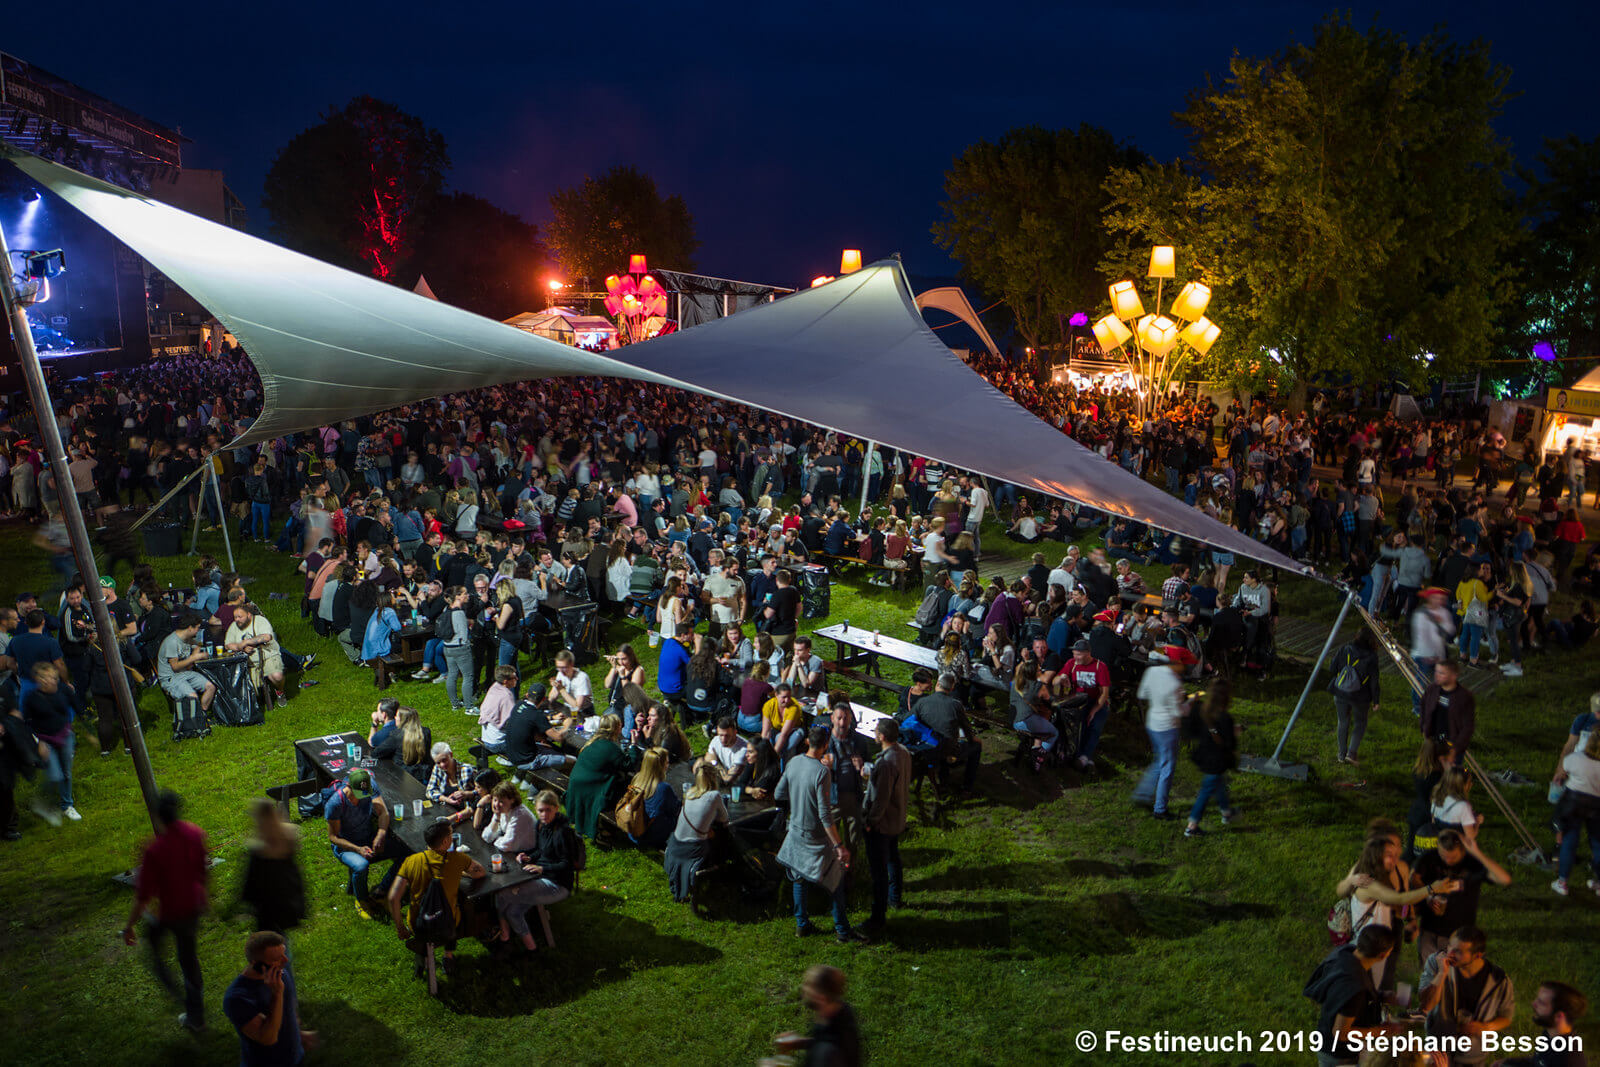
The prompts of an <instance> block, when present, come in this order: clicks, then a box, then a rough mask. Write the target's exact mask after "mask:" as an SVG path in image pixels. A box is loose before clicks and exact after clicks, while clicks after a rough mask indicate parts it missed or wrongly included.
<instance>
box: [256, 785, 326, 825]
mask: <svg viewBox="0 0 1600 1067" xmlns="http://www.w3.org/2000/svg"><path fill="white" fill-rule="evenodd" d="M320 792H322V786H321V785H319V784H318V782H317V780H316V779H315V778H307V779H305V780H304V781H301V782H289V783H287V784H285V785H275V786H273V787H272V788H270V789H268V790H267V796H268V797H269V798H271V799H272V800H275V801H277V803H278V810H279V811H280V812H282V813H283V817H284V818H286V819H293V820H294V821H295V822H298V821H299V819H298V818H296V817H295V815H296V809H297V808H298V807H299V805H298V804H294V805H293V806H291V804H292V802H293V801H295V800H298V799H299V798H301V797H311V796H316V795H317V794H318V793H320Z"/></svg>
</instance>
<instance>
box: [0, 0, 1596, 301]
mask: <svg viewBox="0 0 1600 1067" xmlns="http://www.w3.org/2000/svg"><path fill="white" fill-rule="evenodd" d="M230 8H232V10H230ZM349 8H360V9H362V10H364V11H380V10H381V11H382V14H381V15H380V14H366V13H356V12H353V11H350V10H348V9H349ZM241 9H242V11H241ZM1327 10H1329V8H1327V7H1325V6H1324V5H1322V4H1302V3H1288V2H1278V3H1268V2H1263V3H1210V4H1208V3H1183V4H1174V3H1167V2H1162V3H1144V4H1130V5H1128V6H1126V7H1123V8H1119V7H1118V6H1116V5H1114V4H1094V5H1077V4H1071V5H1068V4H1056V5H1051V4H1038V5H1027V4H1000V3H989V4H948V3H937V2H928V3H921V4H882V5H857V4H839V5H833V4H812V5H776V4H748V5H729V4H719V5H713V6H700V5H694V4H682V3H678V4H653V5H652V4H648V3H646V4H628V5H576V4H574V5H565V4H563V5H542V4H517V5H504V6H501V5H492V4H473V3H454V4H439V3H429V4H418V3H409V2H406V0H393V2H391V3H388V4H385V5H382V6H381V8H380V6H379V5H368V4H360V5H345V4H338V3H334V4H322V5H282V6H279V5H266V4H251V5H238V6H237V7H235V6H234V5H229V4H217V3H215V2H214V0H213V2H210V3H203V4H184V3H177V4H160V5H145V4H133V5H129V4H117V5H115V6H112V5H105V4H98V3H96V4H84V5H74V6H73V7H72V17H71V19H70V20H62V19H56V18H51V17H48V16H47V15H44V14H41V13H40V12H39V11H38V10H37V9H35V11H34V13H33V15H30V17H28V18H27V19H25V20H21V19H12V20H8V22H9V25H8V26H7V27H6V30H5V32H4V34H3V35H0V50H4V51H8V52H12V53H13V54H15V55H17V56H19V57H20V58H22V59H24V60H27V61H29V62H32V63H36V64H38V65H39V66H41V67H44V68H46V69H48V70H51V71H53V72H55V73H57V74H59V75H61V76H62V77H65V78H66V79H68V80H69V81H73V82H76V83H78V84H79V85H82V86H84V87H85V88H88V89H90V90H92V91H94V92H98V93H100V94H101V95H103V96H106V97H108V98H110V99H111V100H113V101H115V102H117V103H120V104H123V105H125V106H127V107H131V108H133V109H134V110H136V111H138V112H140V113H142V114H145V115H147V116H149V117H150V118H152V119H155V120H156V121H159V122H162V123H165V124H167V125H170V126H176V127H181V128H182V130H183V133H184V134H185V135H186V136H187V137H189V138H190V139H191V140H192V142H193V143H192V144H190V145H188V146H186V148H185V151H184V162H185V163H186V164H188V165H190V166H199V167H217V168H221V169H223V170H224V171H226V173H227V176H228V179H229V183H230V184H231V185H232V186H233V188H234V190H235V192H237V193H238V194H239V196H240V197H241V198H242V199H243V200H244V201H245V203H246V205H247V206H248V207H249V208H250V209H251V210H252V212H253V216H252V227H253V228H254V229H255V230H256V231H257V232H259V233H264V232H265V228H266V219H265V215H264V213H263V212H262V211H261V210H260V207H259V204H260V193H261V180H262V176H263V175H264V174H265V172H266V169H267V167H268V165H269V164H270V162H271V159H272V157H273V154H274V153H275V152H276V151H277V149H278V148H279V147H280V146H281V145H283V144H284V143H285V142H286V141H287V140H288V139H289V138H290V137H291V136H293V135H294V134H295V133H296V132H297V131H299V130H301V129H303V128H304V127H306V126H308V125H310V124H312V123H313V122H315V121H316V119H317V117H318V115H319V114H320V113H321V112H322V111H324V110H325V109H327V108H329V107H331V106H336V105H340V104H342V103H343V102H344V101H346V100H348V99H349V98H350V97H351V96H353V95H356V94H359V93H370V94H372V95H374V96H378V97H381V98H384V99H388V100H391V101H393V102H395V103H396V104H398V105H399V106H400V107H402V108H404V109H405V110H407V111H410V112H413V113H415V114H418V115H420V116H421V117H422V118H423V119H424V120H425V121H426V122H428V123H429V124H430V125H432V126H434V127H435V128H437V129H438V130H439V131H440V132H442V133H443V134H444V136H445V139H446V141H447V142H448V144H449V147H450V154H451V158H452V161H453V164H454V165H453V168H452V170H451V172H450V176H449V180H450V183H451V186H452V187H453V188H455V189H460V190H464V191H467V192H472V193H477V194H479V195H482V196H484V197H487V198H488V199H490V200H491V201H493V202H495V203H496V204H498V205H500V206H502V207H504V208H507V209H508V210H512V211H515V212H518V213H519V214H521V215H522V216H523V217H524V218H527V219H529V220H531V221H534V222H537V223H540V224H541V225H542V224H543V223H544V222H545V221H546V217H547V214H548V210H549V209H548V201H549V195H550V193H551V192H552V191H553V190H555V189H559V188H562V187H565V186H568V185H571V184H574V183H576V182H579V181H581V180H582V178H583V177H584V176H585V175H586V174H591V173H599V172H601V171H603V170H605V169H607V168H609V167H611V166H613V165H615V164H618V163H632V164H635V165H637V166H639V167H640V168H641V169H643V170H645V171H646V172H647V173H649V174H651V175H653V176H654V177H655V179H656V181H657V183H658V185H659V186H660V188H661V189H662V191H663V192H664V193H669V194H670V193H679V194H681V195H682V196H683V197H684V198H685V200H687V202H688V204H689V208H690V210H691V211H692V212H693V214H694V217H695V222H696V224H697V228H698V233H699V236H700V239H701V242H702V246H701V249H700V252H699V263H698V266H699V268H700V269H701V270H702V271H703V272H705V273H709V274H715V275H720V276H724V277H734V278H742V279H749V280H752V281H762V282H769V283H773V284H784V285H800V284H804V283H805V282H806V281H808V280H809V279H810V278H811V277H812V276H813V275H815V274H819V273H824V272H827V273H831V272H833V271H834V270H836V269H837V266H838V249H840V248H842V247H860V248H862V249H863V250H864V251H865V255H866V258H867V259H868V260H870V259H872V258H876V257H880V256H884V255H888V254H890V253H894V252H899V253H901V254H902V255H903V257H904V259H905V261H906V264H907V266H908V268H909V269H910V270H912V271H913V272H919V273H923V274H943V273H950V272H952V265H951V264H950V262H949V261H948V260H947V259H946V258H945V256H944V255H943V253H942V252H940V251H939V250H938V249H937V248H935V247H934V245H933V243H932V241H931V239H930V237H929V235H928V227H929V225H930V224H931V223H932V222H933V220H934V219H935V217H936V216H937V212H938V201H939V198H940V183H941V180H942V177H943V173H944V170H945V168H946V166H947V165H948V164H949V162H950V160H951V158H952V157H953V156H955V155H956V154H958V153H959V152H960V151H961V150H962V148H963V147H964V146H966V145H967V144H969V143H971V142H972V141H974V140H978V139H981V138H989V137H995V136H997V135H999V134H1000V133H1002V132H1003V131H1004V130H1006V129H1008V128H1010V127H1012V126H1017V125H1025V124H1040V125H1044V126H1076V125H1077V124H1079V123H1082V122H1088V123H1093V124H1097V125H1101V126H1105V127H1106V128H1108V129H1110V130H1111V131H1112V132H1113V133H1114V134H1115V135H1116V136H1118V137H1119V138H1121V139H1123V140H1126V141H1130V142H1132V143H1135V144H1137V145H1139V146H1140V147H1142V148H1143V149H1145V150H1146V151H1147V152H1149V153H1151V154H1153V155H1155V156H1157V157H1158V158H1171V157H1172V156H1175V155H1176V154H1178V152H1179V151H1180V149H1181V147H1182V146H1181V143H1180V138H1179V136H1178V134H1177V133H1176V131H1175V130H1174V128H1173V125H1172V122H1171V118H1170V116H1171V113H1172V112H1173V111H1175V110H1177V109H1178V108H1180V107H1181V106H1182V104H1183V101H1184V97H1185V94H1186V93H1187V92H1188V91H1189V90H1190V89H1191V88H1193V87H1195V86H1197V85H1199V84H1200V83H1201V81H1202V79H1203V78H1204V77H1205V76H1206V74H1207V73H1212V74H1217V75H1220V74H1222V73H1225V70H1226V65H1227V61H1228V58H1229V56H1230V54H1231V53H1232V52H1233V51H1234V50H1238V51H1240V52H1242V53H1244V54H1247V55H1265V54H1270V53H1272V52H1274V51H1276V50H1278V49H1279V48H1281V47H1282V46H1284V45H1285V44H1286V43H1288V42H1289V41H1290V40H1291V39H1292V38H1295V37H1300V38H1302V39H1309V37H1310V35H1311V32H1312V30H1313V28H1314V27H1315V25H1316V24H1317V22H1318V21H1319V20H1320V19H1321V18H1322V16H1323V14H1324V12H1325V11H1327ZM1379 10H1381V24H1382V25H1384V26H1385V27H1388V28H1392V29H1396V30H1400V31H1402V32H1404V33H1406V34H1407V35H1408V36H1411V37H1413V38H1415V37H1419V36H1421V35H1422V34H1423V33H1425V32H1426V31H1427V30H1429V29H1430V28H1432V27H1434V26H1435V25H1437V24H1438V23H1439V22H1440V21H1441V20H1446V19H1447V21H1446V27H1447V29H1448V30H1449V31H1450V33H1451V34H1452V36H1454V37H1457V38H1459V39H1463V40H1465V39H1470V38H1474V37H1485V38H1488V39H1489V40H1491V41H1493V43H1494V46H1495V47H1494V54H1495V56H1496V58H1497V59H1498V61H1499V62H1501V63H1503V64H1506V65H1508V66H1509V67H1511V69H1512V71H1513V77H1512V83H1511V88H1512V90H1513V92H1516V93H1520V94H1521V95H1520V96H1519V97H1518V98H1517V99H1515V100H1513V101H1512V102H1511V104H1510V105H1509V107H1508V109H1507V112H1506V114H1505V116H1504V118H1503V119H1502V122H1501V130H1502V133H1503V134H1504V135H1505V136H1506V137H1507V138H1509V139H1510V140H1511V141H1512V142H1513V144H1514V147H1515V148H1516V151H1517V153H1518V155H1519V156H1520V157H1521V158H1522V159H1523V160H1524V161H1526V162H1532V160H1533V159H1534V158H1535V157H1536V155H1537V153H1538V150H1539V147H1540V145H1541V143H1542V141H1543V139H1544V138H1546V137H1551V136H1563V135H1566V134H1568V133H1572V134H1576V135H1578V136H1579V137H1582V138H1585V139H1587V138H1591V137H1594V136H1595V135H1596V126H1597V121H1600V120H1597V118H1596V107H1595V103H1594V93H1593V73H1594V71H1593V68H1592V50H1593V45H1594V40H1595V37H1596V31H1597V30H1600V15H1597V14H1596V12H1597V10H1600V5H1597V4H1594V3H1592V2H1591V3H1571V2H1549V3H1533V4H1507V3H1504V2H1500V3H1483V2H1470V3H1451V4H1444V3H1435V4H1422V3H1400V2H1394V3H1390V4H1387V5H1384V6H1383V7H1382V8H1381V9H1379V8H1377V7H1374V6H1370V5H1368V6H1358V7H1355V8H1354V9H1353V14H1354V17H1355V21H1356V24H1357V26H1358V27H1365V26H1366V25H1367V24H1368V23H1369V21H1370V20H1371V18H1372V17H1373V14H1374V12H1376V11H1379ZM157 12H159V17H158V16H157V15H156V13H157ZM68 21H70V25H68V24H67V22H68ZM623 26H626V27H627V31H626V32H616V28H618V27H623ZM619 266H620V264H619ZM660 266H663V267H668V266H674V264H665V263H664V264H660Z"/></svg>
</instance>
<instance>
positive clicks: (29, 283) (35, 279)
mask: <svg viewBox="0 0 1600 1067" xmlns="http://www.w3.org/2000/svg"><path fill="white" fill-rule="evenodd" d="M11 254H12V255H13V256H17V257H19V258H20V259H21V260H22V270H21V271H19V272H18V273H17V274H16V275H14V276H13V277H12V280H11V284H12V285H13V287H15V289H16V291H17V302H18V303H19V304H21V305H22V306H23V307H32V306H34V305H35V304H42V303H44V302H45V301H47V300H49V299H50V279H51V278H54V277H55V276H56V275H58V274H60V273H61V272H62V271H64V270H66V269H67V256H66V253H65V252H63V251H62V250H61V249H59V248H52V249H50V250H48V251H40V250H30V249H19V250H17V251H15V252H13V253H11Z"/></svg>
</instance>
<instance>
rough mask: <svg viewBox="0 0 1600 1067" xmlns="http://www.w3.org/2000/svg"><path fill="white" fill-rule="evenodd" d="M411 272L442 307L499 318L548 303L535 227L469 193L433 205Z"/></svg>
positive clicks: (452, 195)
mask: <svg viewBox="0 0 1600 1067" xmlns="http://www.w3.org/2000/svg"><path fill="white" fill-rule="evenodd" d="M412 265H413V267H414V268H415V269H414V270H413V271H412V272H411V273H410V274H408V275H407V276H406V277H405V278H403V279H400V280H401V281H412V280H414V276H415V274H416V273H417V272H421V273H423V274H424V275H426V276H427V279H428V285H429V286H430V287H432V289H433V291H434V295H435V296H437V297H438V298H439V299H440V300H442V301H444V302H445V303H446V304H454V305H455V306H457V307H462V308H466V309H467V310H468V311H475V312H477V313H478V314H480V315H487V316H489V317H490V318H493V319H505V318H509V317H510V316H512V315H515V314H517V313H518V312H521V311H534V310H537V309H539V308H542V307H544V305H545V304H546V303H547V302H548V295H549V294H548V293H547V292H546V291H545V290H544V281H545V277H544V276H545V274H546V271H547V270H548V256H547V254H546V251H545V247H544V244H543V243H542V242H541V241H540V240H539V228H538V227H537V226H535V225H533V224H532V223H529V222H524V221H522V219H520V218H518V217H517V216H516V215H513V214H511V213H510V212H508V211H502V210H501V209H499V208H497V207H495V206H494V205H493V204H491V203H489V202H488V201H487V200H485V199H483V198H482V197H479V196H473V195H472V194H471V193H449V194H446V195H443V196H440V197H439V198H438V199H437V200H435V201H434V203H433V207H432V208H431V209H430V210H429V211H428V218H427V223H426V225H425V226H424V228H423V231H422V235H421V237H420V238H419V239H418V241H417V253H416V257H415V259H414V260H413V263H412Z"/></svg>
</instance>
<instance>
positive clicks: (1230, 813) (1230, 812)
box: [1222, 808, 1239, 826]
mask: <svg viewBox="0 0 1600 1067" xmlns="http://www.w3.org/2000/svg"><path fill="white" fill-rule="evenodd" d="M1238 817H1239V809H1238V808H1228V809H1227V810H1226V811H1224V812H1223V813H1222V825H1224V826H1227V825H1228V824H1229V823H1231V822H1233V820H1235V819H1237V818H1238Z"/></svg>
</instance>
